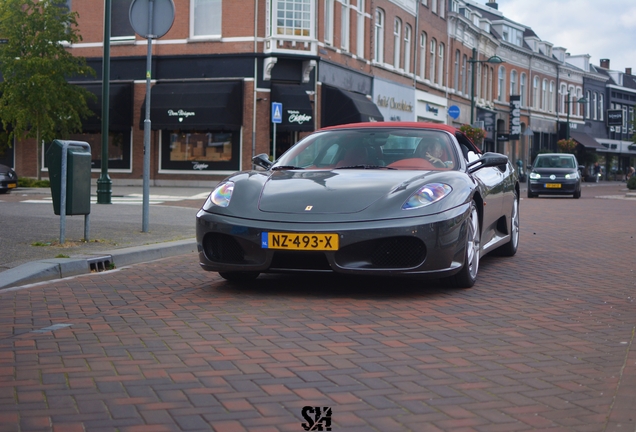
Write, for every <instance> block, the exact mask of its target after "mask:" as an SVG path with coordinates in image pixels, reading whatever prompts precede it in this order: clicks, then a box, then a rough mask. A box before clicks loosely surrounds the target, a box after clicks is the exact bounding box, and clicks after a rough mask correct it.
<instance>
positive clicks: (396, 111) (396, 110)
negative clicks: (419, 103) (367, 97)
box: [373, 78, 415, 121]
mask: <svg viewBox="0 0 636 432" xmlns="http://www.w3.org/2000/svg"><path fill="white" fill-rule="evenodd" d="M373 102H375V105H376V106H377V107H378V110H379V111H380V113H381V114H382V116H383V117H384V118H385V120H391V121H414V120H415V90H414V89H413V88H412V87H405V86H402V85H398V84H395V83H393V82H391V81H384V80H382V79H377V78H376V79H375V80H374V81H373Z"/></svg>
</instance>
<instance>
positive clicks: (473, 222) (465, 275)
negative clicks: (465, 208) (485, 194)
mask: <svg viewBox="0 0 636 432" xmlns="http://www.w3.org/2000/svg"><path fill="white" fill-rule="evenodd" d="M480 252H481V230H480V228H479V215H478V214H477V206H476V205H475V202H474V201H473V203H472V204H471V206H470V216H469V217H468V221H467V229H466V247H465V250H464V265H463V267H462V269H461V270H460V271H459V273H457V274H455V275H453V276H450V277H449V278H447V279H446V282H447V283H448V284H449V285H450V286H452V287H455V288H470V287H472V286H473V285H475V281H476V280H477V273H478V271H479V258H480V256H479V254H480Z"/></svg>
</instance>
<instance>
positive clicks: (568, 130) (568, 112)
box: [565, 92, 587, 139]
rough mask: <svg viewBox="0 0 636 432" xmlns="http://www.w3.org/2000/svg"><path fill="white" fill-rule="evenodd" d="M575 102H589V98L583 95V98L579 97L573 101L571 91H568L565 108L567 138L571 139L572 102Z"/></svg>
mask: <svg viewBox="0 0 636 432" xmlns="http://www.w3.org/2000/svg"><path fill="white" fill-rule="evenodd" d="M573 103H580V104H584V103H587V99H586V98H585V97H582V98H581V99H577V100H575V101H571V100H570V92H567V93H566V101H565V109H566V120H565V121H566V127H565V139H570V104H573Z"/></svg>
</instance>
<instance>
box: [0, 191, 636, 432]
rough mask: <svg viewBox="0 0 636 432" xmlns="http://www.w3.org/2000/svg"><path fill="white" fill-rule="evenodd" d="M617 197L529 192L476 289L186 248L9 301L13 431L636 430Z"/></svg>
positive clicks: (623, 219) (634, 205)
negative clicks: (255, 266) (248, 266)
mask: <svg viewBox="0 0 636 432" xmlns="http://www.w3.org/2000/svg"><path fill="white" fill-rule="evenodd" d="M601 193H602V194H605V195H617V194H620V193H619V192H617V189H616V187H614V188H608V187H597V188H584V190H583V197H582V198H581V199H579V200H574V199H571V198H539V199H530V200H529V199H523V200H522V202H521V224H522V233H521V242H520V248H519V252H518V254H517V255H516V256H515V257H513V258H499V257H487V258H485V259H484V260H482V265H481V268H480V274H479V279H478V281H477V284H476V285H475V287H474V288H472V289H469V290H454V289H448V288H444V287H442V286H439V285H437V284H435V283H432V284H424V283H422V282H418V281H415V280H386V279H382V280H381V279H349V278H341V277H335V276H327V275H326V276H319V277H316V276H312V277H303V276H287V275H282V276H281V275H267V276H261V277H260V278H259V279H258V280H257V281H256V282H254V283H253V284H251V285H249V286H245V287H240V286H234V285H230V284H228V283H226V282H225V281H223V280H222V279H221V278H220V277H219V276H218V275H217V274H214V273H206V272H204V271H202V270H201V269H200V268H199V266H198V263H197V257H196V256H195V255H185V256H180V257H177V258H173V259H164V260H161V261H155V262H152V263H148V264H141V265H136V266H132V267H129V268H122V269H118V270H115V271H110V272H104V273H97V274H92V275H87V276H80V277H76V278H73V279H66V280H61V281H59V280H58V281H54V282H48V283H43V284H39V285H35V286H31V287H28V288H25V289H18V290H7V291H0V431H2V432H5V431H7V432H8V431H40V430H42V431H45V430H53V431H56V432H67V431H68V432H74V431H84V430H86V431H115V430H117V431H124V432H135V431H153V432H154V431H174V430H186V431H204V430H217V431H232V432H234V431H242V430H258V431H276V430H281V431H302V430H304V429H303V427H302V425H301V423H303V422H307V420H306V419H305V418H304V417H303V415H302V409H303V407H304V406H312V407H313V406H321V407H331V408H332V415H331V421H332V424H331V427H332V430H334V431H338V430H346V431H369V430H378V431H403V430H413V431H441V430H443V431H454V432H455V431H493V432H494V431H530V430H537V429H540V430H549V431H630V432H633V431H634V430H636V346H634V332H635V328H636V304H635V302H634V297H636V258H635V255H636V223H635V221H636V201H633V200H632V201H629V200H619V199H596V198H594V196H595V195H598V194H601ZM50 326H54V327H50ZM312 418H313V417H312Z"/></svg>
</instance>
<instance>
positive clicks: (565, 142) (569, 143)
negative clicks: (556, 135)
mask: <svg viewBox="0 0 636 432" xmlns="http://www.w3.org/2000/svg"><path fill="white" fill-rule="evenodd" d="M557 146H558V147H559V150H561V152H562V153H572V154H574V149H575V148H576V146H577V142H576V141H574V140H573V139H572V138H568V139H560V140H558V141H557Z"/></svg>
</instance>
